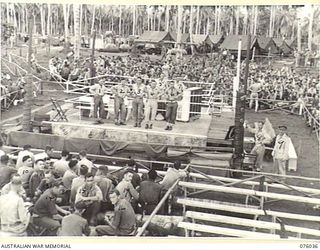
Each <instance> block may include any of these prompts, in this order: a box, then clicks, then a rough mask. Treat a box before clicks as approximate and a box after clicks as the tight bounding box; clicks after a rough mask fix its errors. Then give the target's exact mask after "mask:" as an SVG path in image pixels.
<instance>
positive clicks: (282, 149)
mask: <svg viewBox="0 0 320 250" xmlns="http://www.w3.org/2000/svg"><path fill="white" fill-rule="evenodd" d="M286 131H287V127H286V126H279V134H278V135H277V137H276V142H275V145H274V148H273V151H272V156H273V163H274V172H275V173H276V174H281V175H286V162H287V160H288V159H289V144H290V143H291V139H290V138H289V137H288V136H287V135H286ZM280 179H281V180H283V181H284V180H285V177H280Z"/></svg>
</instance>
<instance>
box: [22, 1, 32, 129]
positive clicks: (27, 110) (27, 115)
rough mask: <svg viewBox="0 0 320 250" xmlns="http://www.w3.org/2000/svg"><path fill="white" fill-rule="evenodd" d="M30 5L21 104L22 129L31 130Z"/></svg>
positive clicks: (30, 8)
mask: <svg viewBox="0 0 320 250" xmlns="http://www.w3.org/2000/svg"><path fill="white" fill-rule="evenodd" d="M31 12H32V5H30V7H29V51H28V78H27V81H26V87H25V91H26V94H25V98H24V99H25V103H24V105H23V120H22V129H23V131H26V132H29V131H31V102H32V85H31V81H32V72H31V54H32V30H33V28H32V27H33V18H31Z"/></svg>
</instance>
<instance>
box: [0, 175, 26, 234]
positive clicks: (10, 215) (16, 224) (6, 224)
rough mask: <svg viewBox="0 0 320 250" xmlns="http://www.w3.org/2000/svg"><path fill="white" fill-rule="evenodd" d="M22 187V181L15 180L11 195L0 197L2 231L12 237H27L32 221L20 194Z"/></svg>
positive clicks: (12, 184)
mask: <svg viewBox="0 0 320 250" xmlns="http://www.w3.org/2000/svg"><path fill="white" fill-rule="evenodd" d="M21 185H22V183H21V180H19V179H15V180H13V181H12V183H11V187H10V191H9V193H7V194H5V195H2V196H0V221H1V231H3V232H8V233H9V234H10V235H11V236H26V235H27V233H26V229H27V227H28V224H29V221H30V214H29V212H28V210H27V209H26V207H25V206H24V202H23V199H22V197H21V196H20V195H19V194H18V192H19V190H20V188H21Z"/></svg>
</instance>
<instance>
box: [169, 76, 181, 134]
mask: <svg viewBox="0 0 320 250" xmlns="http://www.w3.org/2000/svg"><path fill="white" fill-rule="evenodd" d="M165 97H166V98H165V99H166V102H167V104H166V120H167V127H166V128H165V130H172V127H173V125H174V124H175V122H176V117H177V110H178V101H180V100H181V99H182V92H181V90H180V89H178V88H177V87H176V85H175V82H171V83H170V85H169V86H168V88H167V90H166V91H165Z"/></svg>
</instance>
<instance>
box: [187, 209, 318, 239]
mask: <svg viewBox="0 0 320 250" xmlns="http://www.w3.org/2000/svg"><path fill="white" fill-rule="evenodd" d="M185 217H187V218H191V219H195V220H203V221H210V222H218V223H223V224H231V225H238V226H245V227H252V228H261V229H268V230H270V231H272V230H281V225H280V224H279V223H274V222H268V221H259V220H250V219H243V218H237V217H231V216H223V215H217V214H208V213H200V212H194V211H187V213H186V215H185ZM285 230H286V231H288V232H294V233H297V234H298V237H299V238H300V237H301V234H308V235H312V236H320V231H319V230H315V229H310V228H303V227H296V226H289V225H285Z"/></svg>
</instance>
